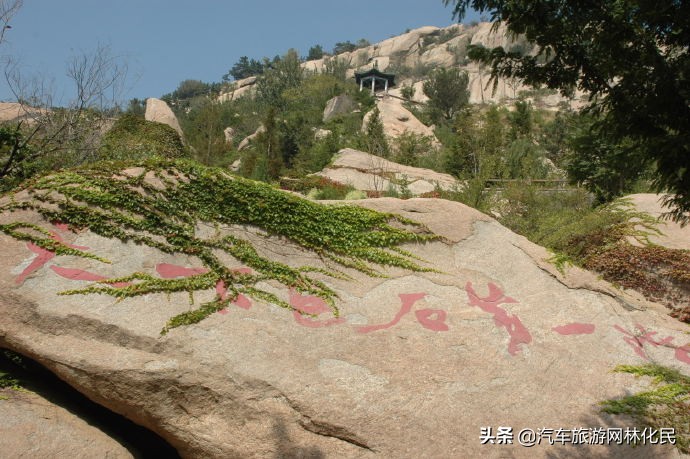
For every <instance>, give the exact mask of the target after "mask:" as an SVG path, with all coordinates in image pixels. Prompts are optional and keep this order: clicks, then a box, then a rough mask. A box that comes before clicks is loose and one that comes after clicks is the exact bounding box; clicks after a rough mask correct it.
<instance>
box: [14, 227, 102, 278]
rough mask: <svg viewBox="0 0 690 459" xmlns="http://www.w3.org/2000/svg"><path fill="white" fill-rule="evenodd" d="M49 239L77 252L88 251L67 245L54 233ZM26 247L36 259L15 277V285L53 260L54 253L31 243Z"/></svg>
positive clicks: (78, 246)
mask: <svg viewBox="0 0 690 459" xmlns="http://www.w3.org/2000/svg"><path fill="white" fill-rule="evenodd" d="M55 226H56V227H57V228H62V226H59V225H55ZM50 238H51V239H53V240H54V241H57V242H62V243H63V244H65V245H66V246H67V247H69V248H72V249H77V250H88V249H89V248H88V247H83V246H80V245H70V244H67V243H65V241H64V240H63V239H62V237H61V236H60V235H59V234H57V233H55V232H51V233H50ZM26 247H27V248H28V249H29V250H31V251H32V252H33V253H35V254H36V258H34V259H33V261H32V262H31V264H30V265H29V266H27V267H26V268H25V269H24V271H22V272H21V274H19V275H18V276H17V278H16V279H15V280H14V282H15V283H17V284H21V283H23V282H24V281H25V280H26V278H27V277H29V276H30V275H31V274H33V273H34V272H36V271H38V270H39V269H41V268H42V267H43V266H44V265H45V264H46V263H48V262H49V261H50V260H52V259H53V258H55V253H53V252H51V251H50V250H46V249H44V248H43V247H39V246H37V245H36V244H34V243H33V242H27V243H26Z"/></svg>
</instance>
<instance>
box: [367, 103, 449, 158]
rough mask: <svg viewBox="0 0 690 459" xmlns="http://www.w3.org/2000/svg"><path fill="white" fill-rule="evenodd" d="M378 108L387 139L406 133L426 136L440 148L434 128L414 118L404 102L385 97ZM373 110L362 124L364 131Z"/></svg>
mask: <svg viewBox="0 0 690 459" xmlns="http://www.w3.org/2000/svg"><path fill="white" fill-rule="evenodd" d="M376 107H377V108H378V109H379V116H380V119H381V123H382V124H383V132H384V134H386V136H387V137H389V138H391V139H395V138H397V137H399V136H400V135H401V134H403V133H405V132H411V133H413V134H417V135H421V136H426V137H430V138H431V143H432V145H434V146H439V145H440V143H439V141H438V139H436V135H435V134H434V130H433V128H431V127H429V126H426V125H425V124H424V123H422V122H421V121H419V119H418V118H417V117H416V116H414V114H413V113H412V112H411V111H409V110H408V109H406V108H405V107H404V106H403V101H402V100H401V99H398V98H397V97H383V98H380V99H378V100H377V101H376ZM372 113H373V110H372V111H370V112H368V113H367V114H366V115H364V121H363V123H362V130H365V129H366V126H367V125H368V123H369V120H370V119H371V115H372Z"/></svg>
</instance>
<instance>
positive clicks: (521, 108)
mask: <svg viewBox="0 0 690 459" xmlns="http://www.w3.org/2000/svg"><path fill="white" fill-rule="evenodd" d="M532 114H533V110H532V104H530V103H529V102H526V101H524V100H518V101H516V102H515V111H513V112H511V113H510V114H509V115H508V121H509V122H510V138H511V139H513V140H515V139H522V138H530V137H532V133H533V128H534V126H533V125H534V120H533V119H532Z"/></svg>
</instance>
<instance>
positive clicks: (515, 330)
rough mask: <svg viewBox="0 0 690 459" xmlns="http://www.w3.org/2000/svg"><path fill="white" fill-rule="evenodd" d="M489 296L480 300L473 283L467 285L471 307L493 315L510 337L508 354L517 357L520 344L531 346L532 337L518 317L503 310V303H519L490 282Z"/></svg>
mask: <svg viewBox="0 0 690 459" xmlns="http://www.w3.org/2000/svg"><path fill="white" fill-rule="evenodd" d="M488 287H489V295H488V296H486V297H484V298H480V297H479V296H478V295H477V293H476V292H475V291H474V288H472V282H468V283H467V285H465V291H466V292H467V296H468V297H469V300H470V306H477V307H479V308H480V309H481V310H482V311H484V312H488V313H489V314H493V316H494V323H495V324H496V326H497V327H503V328H505V329H506V331H507V332H508V334H509V335H510V342H509V343H508V352H509V353H510V355H515V354H517V353H518V352H519V351H520V348H519V347H518V346H519V345H520V344H529V343H531V342H532V335H530V333H529V331H528V330H527V328H525V326H524V325H522V322H521V321H520V319H519V318H518V317H517V316H514V315H511V314H509V313H508V312H507V311H506V310H505V309H503V308H501V307H500V306H499V304H501V303H517V301H516V300H514V299H513V298H510V297H508V296H505V294H504V293H503V291H502V290H501V289H500V288H499V287H497V286H496V285H495V284H493V283H491V282H489V284H488Z"/></svg>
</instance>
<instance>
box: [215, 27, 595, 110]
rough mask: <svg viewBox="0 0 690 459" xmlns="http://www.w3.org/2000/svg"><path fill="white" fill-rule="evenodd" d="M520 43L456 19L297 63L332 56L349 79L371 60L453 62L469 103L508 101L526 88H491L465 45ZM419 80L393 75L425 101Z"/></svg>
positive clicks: (551, 100)
mask: <svg viewBox="0 0 690 459" xmlns="http://www.w3.org/2000/svg"><path fill="white" fill-rule="evenodd" d="M519 42H520V41H519V40H518V41H517V42H516V41H515V40H513V39H512V38H511V37H509V35H508V34H507V30H506V27H505V25H501V26H500V27H498V28H496V30H494V27H493V23H490V22H482V23H479V24H478V25H476V26H470V27H468V26H464V25H459V24H454V25H451V26H449V27H445V28H438V27H432V26H426V27H420V28H418V29H414V30H410V31H408V32H406V33H404V34H401V35H398V36H396V37H391V38H389V39H386V40H383V41H381V42H380V43H375V44H372V45H370V46H367V47H364V48H361V49H357V50H355V51H352V52H346V53H341V54H338V55H337V56H326V57H323V58H321V59H317V60H313V61H307V62H304V63H303V64H302V67H303V68H304V69H305V70H307V71H310V72H323V71H324V70H325V68H326V64H327V63H328V62H329V61H332V60H337V61H338V62H340V63H342V64H345V65H346V66H347V68H348V70H347V76H348V78H353V77H354V72H355V71H364V70H368V69H370V68H371V67H372V66H374V65H375V66H377V67H378V68H379V69H380V70H381V71H391V69H392V68H398V67H400V66H402V67H406V68H407V69H426V72H424V73H425V74H426V73H428V72H429V71H430V70H432V69H435V68H438V67H444V68H453V67H455V68H459V69H461V70H464V71H466V72H467V73H468V74H469V77H470V84H469V90H470V102H471V103H490V102H493V103H505V102H507V103H511V102H512V101H513V100H515V99H516V98H517V96H518V95H519V93H520V91H523V90H527V89H529V88H528V87H526V86H524V85H522V84H521V83H520V82H519V81H516V80H509V79H503V78H501V79H499V80H498V85H497V87H496V91H495V92H494V91H493V88H492V87H490V86H487V84H488V82H489V76H490V75H489V73H490V72H489V70H488V69H485V68H483V67H482V68H480V67H478V66H477V65H476V64H473V63H470V62H469V60H468V59H467V46H468V45H470V44H472V45H484V46H485V47H487V48H491V47H496V46H502V47H504V48H505V49H509V48H510V47H511V46H513V45H515V44H516V43H519ZM412 73H417V72H412ZM419 79H420V77H419V76H416V77H414V78H412V77H408V78H404V77H402V76H401V75H398V78H397V79H396V83H397V86H398V87H400V86H401V85H402V84H408V85H410V84H411V85H419V86H418V90H417V94H416V97H415V100H416V101H419V102H423V101H424V100H425V96H424V95H423V93H422V90H421V84H422V83H423V81H418V80H419ZM255 82H256V77H250V78H247V79H244V80H240V81H237V82H235V83H234V84H233V85H232V86H231V87H230V89H229V90H228V91H227V92H225V93H223V94H222V95H221V96H220V98H219V100H234V99H236V98H237V97H241V96H243V95H245V94H251V92H252V90H253V89H252V88H253V87H254V83H255ZM393 91H395V89H394V90H393ZM398 95H399V94H398ZM585 100H586V97H585V95H584V94H582V93H578V94H576V97H575V100H574V101H568V100H567V99H564V98H563V97H561V96H560V95H558V94H549V95H538V96H534V97H532V101H533V103H534V104H535V105H538V106H540V107H542V108H545V109H551V110H555V109H558V108H559V105H560V104H562V103H568V104H570V105H571V107H572V108H574V109H579V108H581V107H582V106H583V105H584V103H585Z"/></svg>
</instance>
